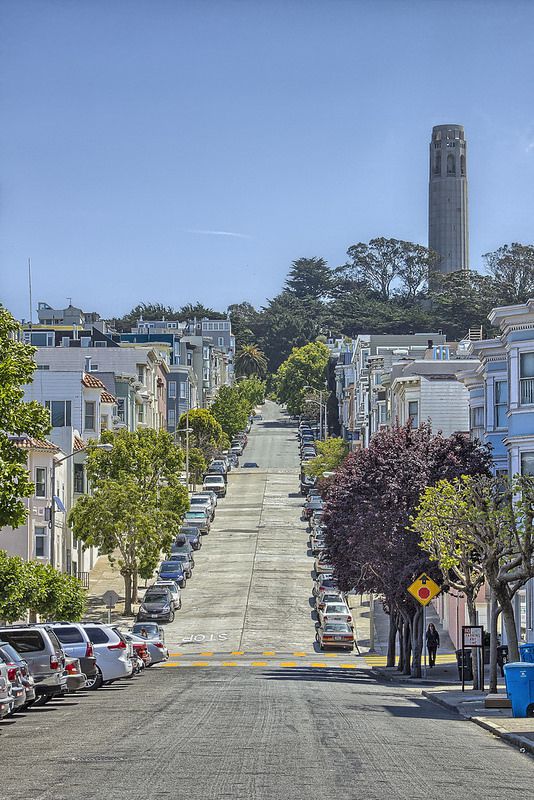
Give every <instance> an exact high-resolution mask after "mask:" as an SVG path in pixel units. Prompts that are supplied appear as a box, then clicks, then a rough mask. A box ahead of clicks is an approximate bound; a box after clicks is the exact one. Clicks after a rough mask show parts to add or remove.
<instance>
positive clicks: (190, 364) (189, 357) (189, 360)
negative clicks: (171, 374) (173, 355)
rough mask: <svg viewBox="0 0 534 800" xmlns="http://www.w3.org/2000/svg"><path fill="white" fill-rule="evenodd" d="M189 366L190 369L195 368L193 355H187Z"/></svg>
mask: <svg viewBox="0 0 534 800" xmlns="http://www.w3.org/2000/svg"><path fill="white" fill-rule="evenodd" d="M187 366H188V367H191V366H193V354H192V353H188V354H187Z"/></svg>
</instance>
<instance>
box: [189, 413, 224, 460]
mask: <svg viewBox="0 0 534 800" xmlns="http://www.w3.org/2000/svg"><path fill="white" fill-rule="evenodd" d="M187 426H189V428H190V430H191V431H192V432H191V434H190V444H191V446H192V447H198V449H199V450H201V452H202V454H203V456H204V458H210V457H211V456H212V455H213V453H214V452H215V451H216V450H218V449H220V448H222V446H223V444H224V443H225V436H224V433H223V429H222V428H221V426H220V423H219V422H218V421H217V420H216V419H215V417H214V416H213V414H212V413H211V411H208V409H207V408H193V409H191V411H189V412H188V413H187V414H185V413H184V414H182V415H181V417H180V420H179V422H178V430H185V429H186V428H187Z"/></svg>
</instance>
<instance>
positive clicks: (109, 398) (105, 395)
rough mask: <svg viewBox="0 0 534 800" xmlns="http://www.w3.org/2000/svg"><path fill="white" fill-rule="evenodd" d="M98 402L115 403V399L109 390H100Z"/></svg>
mask: <svg viewBox="0 0 534 800" xmlns="http://www.w3.org/2000/svg"><path fill="white" fill-rule="evenodd" d="M100 402H101V403H110V404H111V405H115V403H116V402H117V400H116V398H115V397H113V395H112V394H110V392H102V394H101V395H100Z"/></svg>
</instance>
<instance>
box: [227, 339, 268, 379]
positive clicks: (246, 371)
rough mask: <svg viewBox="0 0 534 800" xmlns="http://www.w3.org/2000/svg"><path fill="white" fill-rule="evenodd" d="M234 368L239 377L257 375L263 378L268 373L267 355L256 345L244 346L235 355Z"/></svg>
mask: <svg viewBox="0 0 534 800" xmlns="http://www.w3.org/2000/svg"><path fill="white" fill-rule="evenodd" d="M234 368H235V371H236V375H237V376H238V377H248V376H250V375H257V376H258V377H260V378H261V377H262V376H263V375H265V373H266V372H267V359H266V358H265V353H264V352H263V350H260V348H259V347H258V345H256V344H243V345H241V347H240V348H239V350H238V351H237V353H236V355H235V358H234Z"/></svg>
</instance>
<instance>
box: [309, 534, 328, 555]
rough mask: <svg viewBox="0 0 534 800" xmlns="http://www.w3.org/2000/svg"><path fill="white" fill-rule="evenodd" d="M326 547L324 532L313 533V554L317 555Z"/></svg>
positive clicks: (311, 543)
mask: <svg viewBox="0 0 534 800" xmlns="http://www.w3.org/2000/svg"><path fill="white" fill-rule="evenodd" d="M325 547H326V541H325V538H324V534H315V533H312V535H311V537H310V549H311V551H312V555H314V556H317V555H319V553H321V552H322V551H323V550H324V549H325Z"/></svg>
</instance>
